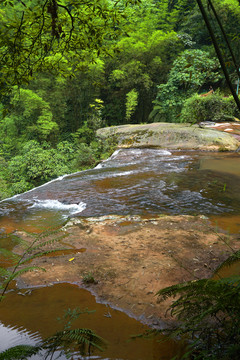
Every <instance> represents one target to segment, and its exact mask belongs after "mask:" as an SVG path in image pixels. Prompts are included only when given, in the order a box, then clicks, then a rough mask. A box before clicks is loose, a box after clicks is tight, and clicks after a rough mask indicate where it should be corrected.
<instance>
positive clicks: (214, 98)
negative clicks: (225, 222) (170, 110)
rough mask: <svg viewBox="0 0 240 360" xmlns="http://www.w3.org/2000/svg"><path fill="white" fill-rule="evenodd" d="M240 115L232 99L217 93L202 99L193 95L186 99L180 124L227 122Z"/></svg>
mask: <svg viewBox="0 0 240 360" xmlns="http://www.w3.org/2000/svg"><path fill="white" fill-rule="evenodd" d="M234 116H237V117H239V116H240V113H239V111H238V109H237V106H236V104H235V102H234V99H233V97H232V96H231V97H226V98H224V97H223V96H221V95H220V94H219V93H214V94H212V95H209V96H206V97H203V96H200V95H197V94H195V95H193V96H191V97H190V98H188V99H187V100H186V101H185V103H184V106H183V109H182V112H181V122H189V123H199V122H202V121H213V122H219V121H228V120H233V119H234Z"/></svg>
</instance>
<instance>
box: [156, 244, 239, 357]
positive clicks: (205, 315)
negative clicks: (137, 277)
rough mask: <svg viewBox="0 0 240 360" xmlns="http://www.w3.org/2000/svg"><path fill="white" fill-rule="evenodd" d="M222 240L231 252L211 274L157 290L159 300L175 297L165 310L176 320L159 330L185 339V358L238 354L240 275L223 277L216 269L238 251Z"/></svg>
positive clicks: (232, 260)
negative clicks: (168, 326)
mask: <svg viewBox="0 0 240 360" xmlns="http://www.w3.org/2000/svg"><path fill="white" fill-rule="evenodd" d="M220 239H222V238H221V237H220ZM222 240H223V241H224V243H225V244H226V245H227V246H228V248H229V249H231V251H232V254H231V255H230V256H229V257H228V258H227V259H226V260H225V261H224V262H223V263H222V264H220V266H218V267H217V269H215V271H214V273H213V276H212V278H210V279H200V280H193V281H188V282H184V283H182V284H177V285H173V286H169V287H167V288H164V289H162V290H160V291H158V293H157V295H158V297H159V302H161V301H164V300H166V299H170V298H171V299H174V300H173V301H172V303H171V305H170V306H169V309H168V311H169V312H170V314H171V316H172V317H173V318H174V319H175V321H176V320H177V323H176V322H175V323H174V325H173V326H172V327H171V328H168V329H164V330H161V331H160V333H164V334H165V335H167V336H168V337H170V338H174V339H177V338H179V337H181V338H182V339H185V340H186V341H188V348H187V350H186V354H185V356H184V357H183V358H185V359H194V360H205V359H206V360H207V359H212V360H228V359H234V360H237V359H238V358H239V352H240V276H239V275H232V276H230V277H223V278H222V277H221V275H220V274H221V273H220V272H219V271H220V270H221V269H222V268H224V267H225V268H226V267H228V266H232V265H233V264H234V263H236V261H239V259H240V251H239V250H238V251H234V250H233V249H232V248H231V246H230V245H229V244H228V243H227V242H226V241H225V240H224V239H222ZM155 333H159V331H155Z"/></svg>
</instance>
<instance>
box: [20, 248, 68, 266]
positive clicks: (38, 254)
mask: <svg viewBox="0 0 240 360" xmlns="http://www.w3.org/2000/svg"><path fill="white" fill-rule="evenodd" d="M64 250H68V249H66V248H59V249H52V250H46V251H41V252H39V253H37V254H34V255H32V256H29V257H28V258H26V259H23V260H21V261H20V263H19V265H24V264H26V263H28V262H30V261H32V260H34V259H36V258H38V257H43V256H46V255H49V254H51V253H55V252H57V251H64Z"/></svg>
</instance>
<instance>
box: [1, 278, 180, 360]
mask: <svg viewBox="0 0 240 360" xmlns="http://www.w3.org/2000/svg"><path fill="white" fill-rule="evenodd" d="M26 291H29V289H27V290H26V289H23V290H21V293H22V294H24V293H25V292H26ZM76 307H80V308H81V310H85V309H86V308H88V310H95V312H94V313H92V314H82V315H80V317H79V319H78V320H76V321H74V327H81V328H90V329H92V330H94V331H95V332H96V333H97V334H98V335H100V336H101V337H103V338H104V339H105V340H106V342H107V348H106V350H105V351H104V353H103V354H102V353H101V352H99V351H98V352H94V355H95V356H98V357H99V358H101V359H129V360H136V359H138V360H150V359H162V360H164V359H170V358H171V356H173V355H174V353H176V351H177V345H176V344H175V343H174V342H171V344H170V343H164V344H159V343H158V342H157V341H156V340H154V339H150V340H146V339H145V340H144V339H136V340H130V339H131V336H133V335H137V334H140V333H143V332H144V331H145V330H147V329H148V327H147V326H145V325H143V324H141V323H140V322H139V321H136V320H135V319H133V318H131V317H129V316H127V315H126V314H124V313H123V312H121V311H118V310H114V309H112V308H110V307H109V306H107V305H104V304H99V303H96V300H95V297H94V296H93V295H91V294H90V293H89V292H88V291H87V290H84V289H79V287H78V286H77V285H70V284H66V283H62V284H58V285H54V286H50V287H43V288H38V289H35V290H33V291H32V292H31V293H30V294H28V295H25V296H24V295H19V294H17V292H12V293H9V294H8V298H7V301H6V302H4V303H3V306H2V305H1V306H0V318H1V322H2V324H4V325H6V327H5V328H4V327H3V326H2V328H3V329H5V332H3V331H2V332H1V326H0V334H1V333H2V334H3V336H4V337H5V339H6V341H4V342H1V344H0V351H1V350H4V349H5V348H6V347H7V344H10V345H11V344H12V345H13V344H14V345H16V344H17V342H18V341H20V340H24V341H25V342H26V343H30V344H34V343H37V341H38V340H39V339H41V338H44V337H46V336H49V335H51V334H53V333H54V332H56V331H57V330H59V328H60V329H61V328H62V324H61V323H60V322H59V321H58V320H57V318H58V317H63V315H64V312H65V310H67V309H68V308H71V309H73V308H76ZM7 330H8V334H7V332H6V331H7ZM160 354H161V355H160ZM159 356H161V357H159ZM35 358H36V359H37V358H38V357H35Z"/></svg>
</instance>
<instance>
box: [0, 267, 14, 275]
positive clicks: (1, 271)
mask: <svg viewBox="0 0 240 360" xmlns="http://www.w3.org/2000/svg"><path fill="white" fill-rule="evenodd" d="M11 274H12V273H11V271H9V270H7V269H5V268H3V267H0V277H8V276H10V275H11Z"/></svg>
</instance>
